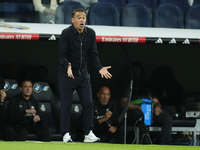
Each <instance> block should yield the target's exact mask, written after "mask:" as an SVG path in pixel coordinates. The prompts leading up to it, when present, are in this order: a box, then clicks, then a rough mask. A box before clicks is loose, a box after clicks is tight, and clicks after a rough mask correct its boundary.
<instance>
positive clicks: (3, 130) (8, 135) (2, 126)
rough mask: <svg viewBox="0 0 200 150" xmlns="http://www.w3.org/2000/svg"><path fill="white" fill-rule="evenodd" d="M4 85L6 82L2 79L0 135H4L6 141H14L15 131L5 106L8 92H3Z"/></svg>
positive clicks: (0, 80)
mask: <svg viewBox="0 0 200 150" xmlns="http://www.w3.org/2000/svg"><path fill="white" fill-rule="evenodd" d="M4 85H5V81H4V80H3V79H2V78H0V134H2V135H3V139H4V140H5V141H13V140H14V130H13V128H12V127H11V125H10V123H9V119H8V113H7V110H6V108H5V106H4V103H5V98H6V92H4V91H3V90H2V89H3V87H4Z"/></svg>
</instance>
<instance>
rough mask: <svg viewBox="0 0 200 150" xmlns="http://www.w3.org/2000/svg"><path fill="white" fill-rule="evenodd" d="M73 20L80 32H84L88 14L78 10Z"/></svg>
mask: <svg viewBox="0 0 200 150" xmlns="http://www.w3.org/2000/svg"><path fill="white" fill-rule="evenodd" d="M71 20H72V23H73V24H74V27H75V28H76V29H77V30H78V32H79V33H82V32H83V31H84V27H85V23H86V14H85V13H84V12H76V13H75V15H74V18H72V19H71Z"/></svg>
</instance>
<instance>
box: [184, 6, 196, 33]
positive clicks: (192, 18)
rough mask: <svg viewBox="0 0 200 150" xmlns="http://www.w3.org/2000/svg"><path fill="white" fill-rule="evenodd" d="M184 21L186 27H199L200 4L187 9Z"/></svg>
mask: <svg viewBox="0 0 200 150" xmlns="http://www.w3.org/2000/svg"><path fill="white" fill-rule="evenodd" d="M185 22H186V28H188V29H200V5H197V6H192V7H191V8H190V9H188V11H187V13H186V17H185Z"/></svg>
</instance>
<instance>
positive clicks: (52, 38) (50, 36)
mask: <svg viewBox="0 0 200 150" xmlns="http://www.w3.org/2000/svg"><path fill="white" fill-rule="evenodd" d="M59 37H60V35H58V34H40V40H41V41H58V40H59Z"/></svg>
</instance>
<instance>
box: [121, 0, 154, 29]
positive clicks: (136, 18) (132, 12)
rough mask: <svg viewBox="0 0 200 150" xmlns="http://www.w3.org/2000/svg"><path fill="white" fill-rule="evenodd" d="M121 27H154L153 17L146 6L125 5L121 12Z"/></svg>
mask: <svg viewBox="0 0 200 150" xmlns="http://www.w3.org/2000/svg"><path fill="white" fill-rule="evenodd" d="M121 25H122V26H132V27H152V17H151V14H150V12H149V10H148V8H147V7H146V6H144V5H142V4H135V3H130V4H127V5H125V6H124V7H123V9H122V11H121Z"/></svg>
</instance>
